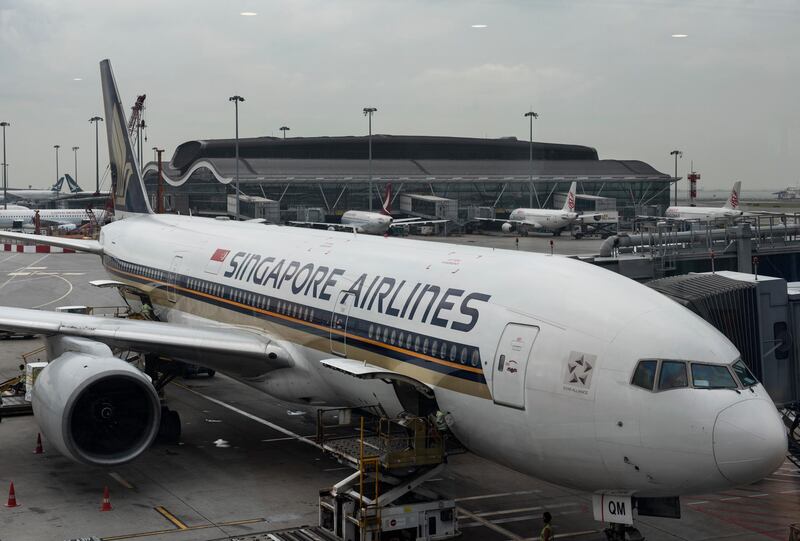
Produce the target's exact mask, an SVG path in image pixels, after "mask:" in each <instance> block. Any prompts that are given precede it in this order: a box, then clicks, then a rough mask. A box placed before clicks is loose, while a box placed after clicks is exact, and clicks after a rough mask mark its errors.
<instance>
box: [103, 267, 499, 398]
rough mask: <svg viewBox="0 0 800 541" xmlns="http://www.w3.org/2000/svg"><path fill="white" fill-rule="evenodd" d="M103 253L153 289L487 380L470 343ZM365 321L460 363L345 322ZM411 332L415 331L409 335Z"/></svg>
mask: <svg viewBox="0 0 800 541" xmlns="http://www.w3.org/2000/svg"><path fill="white" fill-rule="evenodd" d="M103 258H104V260H105V263H106V268H107V269H108V270H109V271H110V272H111V273H112V274H116V275H120V276H126V277H129V278H130V279H132V280H133V281H135V282H139V283H142V284H146V285H149V286H151V287H155V288H157V289H158V288H160V289H166V291H167V294H168V295H169V294H170V293H171V292H174V293H177V292H178V291H181V292H183V294H184V295H185V296H186V297H189V298H195V299H197V300H200V301H202V302H207V303H209V304H212V305H216V306H220V307H222V308H227V309H230V310H234V311H236V312H240V313H244V314H246V315H251V316H255V317H259V318H261V319H268V320H273V321H276V322H277V323H280V324H282V325H284V326H288V327H291V328H294V329H298V330H302V331H306V332H310V333H312V334H315V335H317V336H320V337H323V338H333V335H336V337H337V339H336V341H337V342H339V343H343V344H347V342H349V341H350V340H353V341H357V342H359V345H358V346H357V347H361V348H364V349H367V350H370V351H373V352H375V353H379V354H382V355H385V356H387V357H390V358H392V359H395V360H399V361H402V362H406V363H409V364H412V365H416V366H419V367H422V368H426V369H429V370H433V371H435V372H438V373H442V374H445V375H448V376H453V377H456V378H459V379H463V380H467V381H473V382H476V383H481V384H484V385H485V384H486V379H485V378H484V375H483V370H482V369H481V359H480V352H479V350H478V348H477V347H475V346H470V345H466V344H461V343H457V342H452V341H446V340H441V339H439V338H436V337H434V336H430V335H423V334H420V333H413V332H407V331H404V330H402V329H399V328H396V327H390V326H387V325H376V324H375V323H374V322H370V321H368V320H363V319H360V318H355V317H353V316H348V315H347V314H336V313H332V312H331V311H329V310H324V309H320V308H316V307H312V306H308V305H303V304H300V303H297V302H294V301H285V300H283V299H281V298H279V297H274V296H270V295H262V294H260V293H254V292H252V291H249V290H246V289H240V288H234V287H230V286H227V285H224V284H220V283H218V282H210V281H207V280H203V279H200V278H194V277H190V276H187V275H179V274H177V273H173V272H171V271H165V270H161V269H157V268H153V267H147V266H144V265H140V264H137V263H129V262H126V261H123V260H120V259H117V258H114V257H112V256H108V255H105V256H103ZM126 267H127V268H129V269H130V271H129V270H125V269H126ZM131 271H136V272H131ZM147 274H151V276H147ZM167 277H169V278H170V279H172V280H174V283H170V282H167V281H165V280H164V279H165V278H167ZM189 280H191V281H192V282H194V283H197V284H199V285H207V286H208V287H209V289H211V288H214V289H216V290H219V293H220V294H211V293H206V292H204V291H199V290H197V289H194V288H189V287H186V286H185V285H182V284H187V282H188V281H189ZM215 293H216V292H215ZM220 295H221V296H220ZM234 295H236V296H238V297H239V298H244V297H246V296H249V297H250V298H252V299H254V300H256V301H258V302H259V303H260V304H261V305H263V306H266V308H259V307H257V306H252V305H250V304H245V303H242V302H239V301H235V300H232V298H233V297H234ZM273 305H274V306H276V307H278V308H279V309H280V308H283V309H284V310H286V311H288V312H290V313H292V314H298V315H300V316H303V317H309V316H311V319H313V321H306V320H304V319H300V318H298V317H296V316H291V315H286V314H281V313H279V312H276V311H273V310H271V309H270V308H271V306H273ZM336 316H339V317H341V318H342V320H344V321H346V323H347V327H348V331H343V330H340V329H336V328H333V327H332V326H331V319H332V318H333V317H336ZM315 321H319V322H320V323H315ZM370 325H372V326H373V327H377V332H378V333H383V334H384V336H385V337H388V336H389V335H390V334H392V333H393V336H396V335H397V334H398V333H401V334H402V335H403V336H404V338H403V341H406V340H407V343H408V344H409V345H410V344H411V342H412V341H413V342H414V343H415V346H414V347H419V344H420V343H422V344H424V351H426V352H427V351H428V345H427V344H428V343H430V342H431V341H432V343H435V344H437V345H438V343H440V342H441V343H443V345H442V350H440V351H442V352H443V354H445V355H448V356H449V357H451V358H453V357H459V356H460V358H461V359H462V360H463V362H464V363H465V364H459V362H454V361H448V360H445V359H441V358H437V357H433V356H431V355H427V354H426V353H421V352H419V351H413V350H411V349H408V348H404V347H399V346H395V345H392V344H388V343H385V342H381V341H380V340H375V339H373V338H371V337H369V336H362V335H360V334H354V333H353V332H349V331H350V330H351V329H350V327H351V326H352V327H353V328H354V329H358V330H362V331H365V332H364V333H365V334H367V333H368V332H367V328H368V327H369V326H370ZM406 337H407V338H406ZM412 337H414V338H413V340H412ZM393 340H394V338H393ZM346 341H347V342H346ZM448 349H449V350H450V352H449V354H448V352H447V350H448ZM454 352H455V353H454ZM466 363H470V364H466Z"/></svg>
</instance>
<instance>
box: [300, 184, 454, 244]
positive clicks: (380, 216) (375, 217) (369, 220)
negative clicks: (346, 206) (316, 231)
mask: <svg viewBox="0 0 800 541" xmlns="http://www.w3.org/2000/svg"><path fill="white" fill-rule="evenodd" d="M447 221H448V220H423V219H422V218H400V219H397V218H393V217H392V184H391V183H389V184H387V185H386V195H385V197H384V200H383V203H382V209H381V212H369V211H366V210H348V211H347V212H345V213H344V214H342V219H341V223H327V222H288V223H289V225H298V226H304V227H319V228H325V229H328V230H329V231H335V230H338V231H355V232H356V233H366V234H369V235H384V234H386V233H387V232H388V231H389V229H391V228H392V227H410V226H412V225H414V226H422V225H431V224H443V223H446V222H447Z"/></svg>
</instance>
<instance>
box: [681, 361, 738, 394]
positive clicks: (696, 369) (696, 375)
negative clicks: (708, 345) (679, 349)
mask: <svg viewBox="0 0 800 541" xmlns="http://www.w3.org/2000/svg"><path fill="white" fill-rule="evenodd" d="M692 385H693V386H694V387H696V388H698V389H736V388H737V387H738V385H736V381H735V380H734V379H733V375H732V374H731V373H730V371H729V370H728V367H727V366H724V365H718V364H697V363H692Z"/></svg>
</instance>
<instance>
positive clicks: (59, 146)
mask: <svg viewBox="0 0 800 541" xmlns="http://www.w3.org/2000/svg"><path fill="white" fill-rule="evenodd" d="M53 148H54V149H56V184H58V149H59V148H61V145H53Z"/></svg>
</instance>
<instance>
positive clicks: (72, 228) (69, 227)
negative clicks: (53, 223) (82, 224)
mask: <svg viewBox="0 0 800 541" xmlns="http://www.w3.org/2000/svg"><path fill="white" fill-rule="evenodd" d="M77 228H78V226H76V225H75V224H61V225H59V226H58V230H59V231H62V232H67V231H75V229H77Z"/></svg>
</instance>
